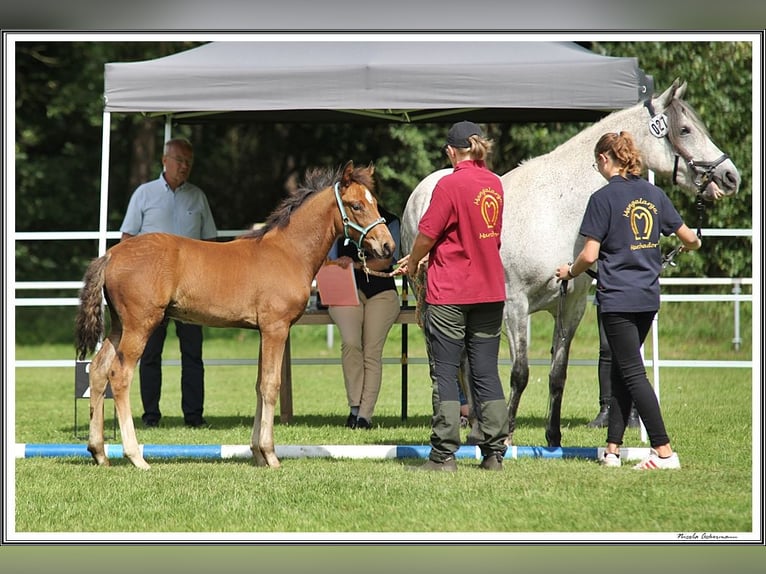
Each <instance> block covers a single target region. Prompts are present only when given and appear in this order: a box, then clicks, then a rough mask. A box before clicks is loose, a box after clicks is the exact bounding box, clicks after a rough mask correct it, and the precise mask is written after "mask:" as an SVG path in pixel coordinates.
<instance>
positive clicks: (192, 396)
mask: <svg viewBox="0 0 766 574" xmlns="http://www.w3.org/2000/svg"><path fill="white" fill-rule="evenodd" d="M168 322H169V321H168V320H167V319H166V320H164V321H163V322H162V323H160V325H159V327H157V329H155V331H154V333H152V334H151V336H150V337H149V340H148V341H147V342H146V348H145V349H144V352H143V354H142V355H141V363H140V364H139V376H140V379H141V402H142V403H143V406H144V415H143V419H144V420H145V421H146V420H155V421H158V420H159V419H160V417H161V416H162V413H161V412H160V395H161V393H162V349H163V347H164V346H165V337H166V336H167V329H168ZM174 323H175V324H176V335H178V341H179V346H180V348H181V410H182V411H183V414H184V421H186V422H189V421H191V422H195V421H196V420H198V419H199V418H200V417H202V410H203V406H204V402H205V368H204V365H203V363H202V327H201V326H199V325H191V324H189V323H182V322H181V321H174Z"/></svg>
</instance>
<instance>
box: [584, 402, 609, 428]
mask: <svg viewBox="0 0 766 574" xmlns="http://www.w3.org/2000/svg"><path fill="white" fill-rule="evenodd" d="M607 425H609V405H601V410H600V411H598V414H597V415H596V418H595V419H593V420H592V421H590V422H589V423H588V428H592V429H600V428H604V427H605V426H607Z"/></svg>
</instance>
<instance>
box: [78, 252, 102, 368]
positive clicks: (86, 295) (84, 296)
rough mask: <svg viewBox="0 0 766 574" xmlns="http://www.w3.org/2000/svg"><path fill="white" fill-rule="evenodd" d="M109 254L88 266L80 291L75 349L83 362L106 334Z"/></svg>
mask: <svg viewBox="0 0 766 574" xmlns="http://www.w3.org/2000/svg"><path fill="white" fill-rule="evenodd" d="M108 262H109V254H106V255H103V256H102V257H99V258H98V259H94V260H93V261H92V262H91V264H90V265H89V266H88V270H87V271H86V272H85V277H84V278H83V283H84V285H83V288H82V290H81V291H80V306H79V307H78V309H77V318H76V319H75V348H76V349H77V358H78V359H79V360H80V361H82V360H83V359H85V356H86V355H87V354H88V353H92V352H93V351H95V350H96V345H98V342H99V339H100V338H101V336H102V335H103V334H104V316H103V313H102V311H101V301H102V292H103V288H104V275H105V272H106V265H107V263H108Z"/></svg>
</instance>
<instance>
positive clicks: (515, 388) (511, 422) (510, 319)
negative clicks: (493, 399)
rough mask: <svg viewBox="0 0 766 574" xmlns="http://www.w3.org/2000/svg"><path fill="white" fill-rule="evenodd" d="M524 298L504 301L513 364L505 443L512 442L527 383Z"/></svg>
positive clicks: (526, 307) (526, 305) (525, 310)
mask: <svg viewBox="0 0 766 574" xmlns="http://www.w3.org/2000/svg"><path fill="white" fill-rule="evenodd" d="M528 308H529V307H528V304H527V302H526V299H524V300H520V301H515V300H511V299H509V300H507V301H506V303H505V311H504V314H505V326H506V330H507V332H508V344H509V346H510V348H511V356H512V357H513V366H512V367H511V396H510V399H509V400H508V437H507V438H506V439H505V444H506V445H508V446H510V445H512V444H513V432H514V431H515V430H516V414H517V413H518V410H519V403H520V402H521V395H523V394H524V390H525V389H526V388H527V384H528V383H529V361H528V357H527V322H528V320H529V315H528Z"/></svg>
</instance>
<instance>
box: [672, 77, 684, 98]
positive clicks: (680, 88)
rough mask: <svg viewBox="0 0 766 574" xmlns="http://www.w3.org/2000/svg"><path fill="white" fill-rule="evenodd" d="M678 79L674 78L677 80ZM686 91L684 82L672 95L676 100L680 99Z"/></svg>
mask: <svg viewBox="0 0 766 574" xmlns="http://www.w3.org/2000/svg"><path fill="white" fill-rule="evenodd" d="M678 81H680V80H676V82H678ZM685 93H686V82H684V83H683V84H681V85H680V86H679V88H678V89H677V90H676V95H675V96H674V97H675V98H676V99H677V100H681V99H683V97H684V94H685Z"/></svg>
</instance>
